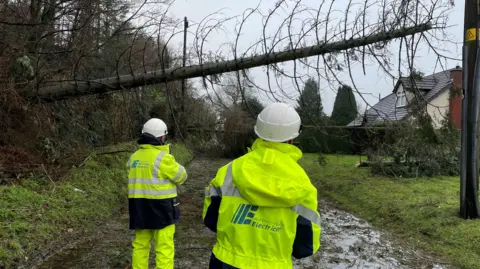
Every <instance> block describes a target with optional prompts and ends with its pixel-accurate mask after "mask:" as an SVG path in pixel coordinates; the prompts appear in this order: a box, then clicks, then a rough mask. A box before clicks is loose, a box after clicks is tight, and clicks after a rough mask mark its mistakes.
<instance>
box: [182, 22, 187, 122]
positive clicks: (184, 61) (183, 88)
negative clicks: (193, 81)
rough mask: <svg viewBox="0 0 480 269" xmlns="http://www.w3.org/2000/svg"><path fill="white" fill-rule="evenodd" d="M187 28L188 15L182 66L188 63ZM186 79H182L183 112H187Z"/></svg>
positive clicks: (184, 28) (184, 32) (185, 23)
mask: <svg viewBox="0 0 480 269" xmlns="http://www.w3.org/2000/svg"><path fill="white" fill-rule="evenodd" d="M187 28H188V20H187V17H185V18H184V21H183V62H182V67H185V64H186V63H187ZM185 84H186V80H185V79H182V114H183V113H184V112H185V87H186V85H185Z"/></svg>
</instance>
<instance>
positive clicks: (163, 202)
mask: <svg viewBox="0 0 480 269" xmlns="http://www.w3.org/2000/svg"><path fill="white" fill-rule="evenodd" d="M128 211H129V214H130V229H132V230H135V229H163V228H165V227H167V226H168V225H171V224H175V223H177V222H178V220H179V218H180V206H179V199H178V196H177V197H175V198H169V199H145V198H130V199H128Z"/></svg>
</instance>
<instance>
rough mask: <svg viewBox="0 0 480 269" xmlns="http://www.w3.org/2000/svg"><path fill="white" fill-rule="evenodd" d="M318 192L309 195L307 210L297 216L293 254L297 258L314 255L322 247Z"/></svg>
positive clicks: (306, 204)
mask: <svg viewBox="0 0 480 269" xmlns="http://www.w3.org/2000/svg"><path fill="white" fill-rule="evenodd" d="M317 203H318V202H317V194H316V189H315V193H314V194H313V193H312V195H311V196H310V197H309V199H308V200H307V201H306V203H305V204H304V206H305V208H306V210H304V212H303V214H299V216H298V217H297V232H296V234H295V240H294V242H293V252H292V255H293V257H295V258H296V259H301V258H305V257H309V256H312V255H313V254H315V252H317V251H318V249H319V248H320V233H321V231H322V229H321V227H320V214H319V213H318V212H317Z"/></svg>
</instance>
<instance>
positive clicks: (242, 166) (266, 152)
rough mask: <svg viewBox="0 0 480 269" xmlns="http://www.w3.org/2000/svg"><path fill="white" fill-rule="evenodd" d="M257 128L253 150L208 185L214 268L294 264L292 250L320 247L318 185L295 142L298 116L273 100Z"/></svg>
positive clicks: (304, 252) (271, 268)
mask: <svg viewBox="0 0 480 269" xmlns="http://www.w3.org/2000/svg"><path fill="white" fill-rule="evenodd" d="M254 130H255V133H256V135H257V136H258V137H259V138H258V139H257V140H256V141H255V142H254V143H253V146H252V148H251V150H250V151H249V152H248V153H247V154H245V155H244V156H242V157H240V158H238V159H235V160H233V161H232V162H230V163H229V164H227V165H225V166H224V167H222V168H220V169H219V170H218V172H217V175H216V177H215V178H214V179H213V180H212V181H211V183H210V184H209V186H208V187H207V188H206V193H205V196H206V197H205V202H204V209H203V219H204V223H205V225H206V226H207V227H208V228H209V229H210V230H212V231H214V232H216V236H217V242H216V244H215V246H214V247H213V253H212V255H211V257H210V268H211V269H230V268H242V269H255V268H261V269H283V268H292V260H291V256H292V255H293V257H295V258H297V259H299V258H304V257H308V256H311V255H313V254H314V253H315V252H316V251H317V250H318V249H319V247H320V231H321V228H320V215H319V213H318V211H317V189H316V188H315V187H314V186H313V185H312V183H311V182H310V179H309V178H308V176H307V174H306V173H305V171H304V170H303V169H302V168H301V167H300V165H299V164H298V163H297V161H298V160H299V159H300V158H301V157H302V152H301V151H300V149H298V148H297V147H296V146H294V145H292V140H293V139H294V138H296V137H298V135H299V134H300V132H301V121H300V116H299V115H298V113H297V112H296V111H295V109H294V108H292V107H291V106H289V105H287V104H285V103H273V104H270V105H268V106H267V107H266V108H265V109H264V110H263V111H262V112H261V113H260V114H259V115H258V117H257V122H256V125H255V128H254Z"/></svg>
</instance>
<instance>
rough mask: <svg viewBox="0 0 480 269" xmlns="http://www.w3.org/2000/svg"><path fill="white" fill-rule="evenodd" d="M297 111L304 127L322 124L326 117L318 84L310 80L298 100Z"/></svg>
mask: <svg viewBox="0 0 480 269" xmlns="http://www.w3.org/2000/svg"><path fill="white" fill-rule="evenodd" d="M296 110H297V112H298V114H299V115H300V118H301V119H302V123H303V124H304V125H314V124H320V122H321V121H322V118H323V116H324V113H323V105H322V97H321V96H320V90H319V87H318V83H317V82H316V81H315V80H314V79H313V78H309V79H308V80H307V81H306V82H305V85H304V86H303V90H302V91H301V92H300V96H299V97H298V99H297V107H296Z"/></svg>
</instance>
